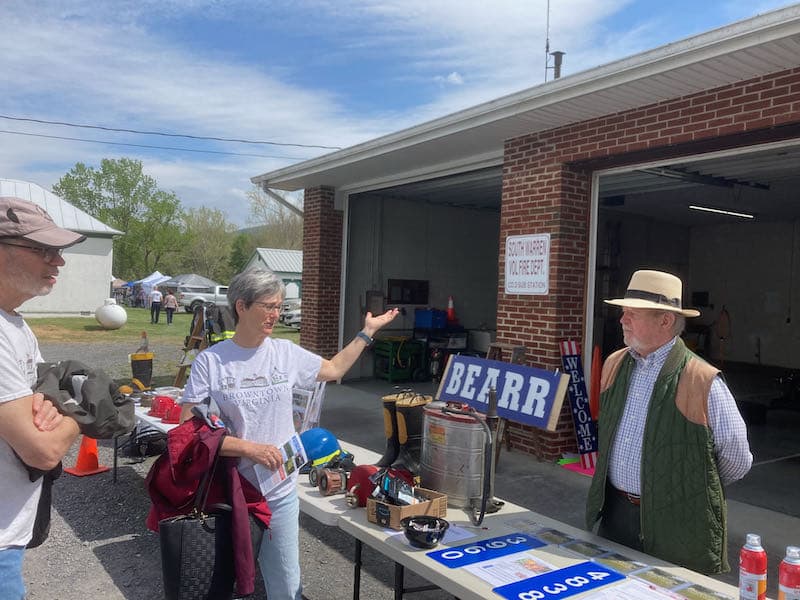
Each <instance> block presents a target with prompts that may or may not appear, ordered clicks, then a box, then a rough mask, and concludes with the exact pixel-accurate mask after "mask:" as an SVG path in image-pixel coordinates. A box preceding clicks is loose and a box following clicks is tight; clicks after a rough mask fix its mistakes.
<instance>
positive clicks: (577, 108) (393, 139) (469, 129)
mask: <svg viewBox="0 0 800 600" xmlns="http://www.w3.org/2000/svg"><path fill="white" fill-rule="evenodd" d="M798 65H800V5H798V4H794V5H792V6H789V7H786V8H783V9H779V10H775V11H771V12H768V13H765V14H763V15H758V16H756V17H753V18H751V19H747V20H744V21H739V22H737V23H733V24H731V25H727V26H725V27H721V28H718V29H714V30H712V31H709V32H707V33H703V34H700V35H697V36H693V37H690V38H686V39H684V40H680V41H677V42H673V43H671V44H667V45H665V46H661V47H659V48H655V49H653V50H649V51H647V52H643V53H641V54H637V55H634V56H632V57H629V58H625V59H622V60H618V61H615V62H612V63H609V64H606V65H602V66H599V67H596V68H594V69H589V70H586V71H582V72H579V73H576V74H574V75H570V76H566V77H562V78H561V79H557V80H553V81H550V82H547V83H545V84H542V85H537V86H535V87H532V88H528V89H526V90H523V91H521V92H517V93H515V94H511V95H508V96H504V97H502V98H498V99H496V100H492V101H490V102H486V103H483V104H479V105H477V106H474V107H471V108H468V109H465V110H462V111H459V112H456V113H453V114H450V115H447V116H445V117H442V118H439V119H435V120H433V121H429V122H427V123H422V124H420V125H417V126H415V127H411V128H409V129H405V130H402V131H398V132H396V133H391V134H389V135H386V136H382V137H379V138H376V139H374V140H371V141H368V142H365V143H362V144H358V145H356V146H352V147H350V148H345V149H344V150H340V151H337V152H333V153H330V154H327V155H325V156H321V157H318V158H315V159H312V160H307V161H304V162H301V163H297V164H294V165H291V166H288V167H284V168H282V169H278V170H275V171H271V172H268V173H264V174H263V175H259V176H256V177H253V178H252V182H253V183H255V184H257V185H261V186H262V187H271V188H276V189H283V190H297V189H302V188H307V187H313V186H318V185H328V186H333V187H336V188H337V189H339V190H343V191H355V190H359V191H360V190H367V189H375V188H379V187H384V186H386V185H397V184H400V183H404V182H411V181H417V180H419V179H423V178H430V177H436V176H444V175H448V174H452V173H458V172H463V171H466V170H474V169H479V168H483V167H489V166H496V165H499V164H501V162H502V156H503V143H504V141H505V140H507V139H510V138H514V137H517V136H520V135H525V134H528V133H534V132H537V131H544V130H547V129H552V128H554V127H560V126H563V125H567V124H570V123H577V122H580V121H584V120H586V119H591V118H595V117H600V116H603V115H608V114H614V113H618V112H621V111H624V110H628V109H631V108H636V107H638V106H644V105H648V104H653V103H655V102H659V101H663V100H668V99H673V98H679V97H682V96H686V95H688V94H693V93H696V92H700V91H702V90H706V89H711V88H715V87H719V86H723V85H727V84H731V83H735V82H738V81H743V80H746V79H751V78H753V77H757V76H759V75H763V74H767V73H774V72H778V71H782V70H785V69H789V68H792V67H797V66H798Z"/></svg>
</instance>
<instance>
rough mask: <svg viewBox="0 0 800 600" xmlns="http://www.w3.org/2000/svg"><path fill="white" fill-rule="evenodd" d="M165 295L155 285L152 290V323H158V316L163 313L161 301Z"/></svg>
mask: <svg viewBox="0 0 800 600" xmlns="http://www.w3.org/2000/svg"><path fill="white" fill-rule="evenodd" d="M163 299H164V295H163V294H162V293H161V290H159V289H158V286H157V285H154V286H153V291H152V292H150V323H153V324H155V323H158V317H159V316H160V315H161V301H162V300H163Z"/></svg>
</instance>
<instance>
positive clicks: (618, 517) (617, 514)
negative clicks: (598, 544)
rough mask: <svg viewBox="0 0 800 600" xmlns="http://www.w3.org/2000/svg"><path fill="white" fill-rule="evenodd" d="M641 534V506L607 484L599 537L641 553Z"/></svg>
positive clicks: (598, 531)
mask: <svg viewBox="0 0 800 600" xmlns="http://www.w3.org/2000/svg"><path fill="white" fill-rule="evenodd" d="M641 533H642V524H641V510H640V508H639V506H637V505H635V504H633V503H631V502H630V501H629V500H628V499H626V498H625V497H624V496H622V495H621V494H620V493H619V492H618V491H617V490H615V489H614V488H613V487H611V484H606V501H605V503H604V504H603V516H602V518H601V520H600V527H599V528H598V530H597V535H599V536H600V537H604V538H606V539H608V540H611V541H613V542H617V543H618V544H622V545H623V546H628V548H633V549H634V550H639V551H640V552H641V551H642V540H641Z"/></svg>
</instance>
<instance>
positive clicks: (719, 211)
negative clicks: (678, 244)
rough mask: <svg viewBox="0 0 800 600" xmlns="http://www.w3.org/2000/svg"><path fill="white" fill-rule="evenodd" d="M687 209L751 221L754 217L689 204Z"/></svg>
mask: <svg viewBox="0 0 800 600" xmlns="http://www.w3.org/2000/svg"><path fill="white" fill-rule="evenodd" d="M689 208H691V209H692V210H702V211H704V212H711V213H717V214H720V215H728V216H729V217H739V218H740V219H752V218H754V217H755V215H751V214H748V213H740V212H733V211H732V210H724V209H722V208H711V207H710V206H696V205H694V204H690V205H689Z"/></svg>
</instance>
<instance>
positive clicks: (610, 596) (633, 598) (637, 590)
mask: <svg viewBox="0 0 800 600" xmlns="http://www.w3.org/2000/svg"><path fill="white" fill-rule="evenodd" d="M679 598H683V596H681V595H680V594H676V593H674V592H670V591H668V590H664V589H661V588H659V587H657V586H655V585H648V584H646V583H644V582H643V581H635V580H633V579H628V580H626V581H623V582H622V583H620V584H619V585H615V586H613V587H610V588H605V589H601V590H597V591H595V592H592V593H590V594H589V595H588V596H586V600H675V599H679Z"/></svg>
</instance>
